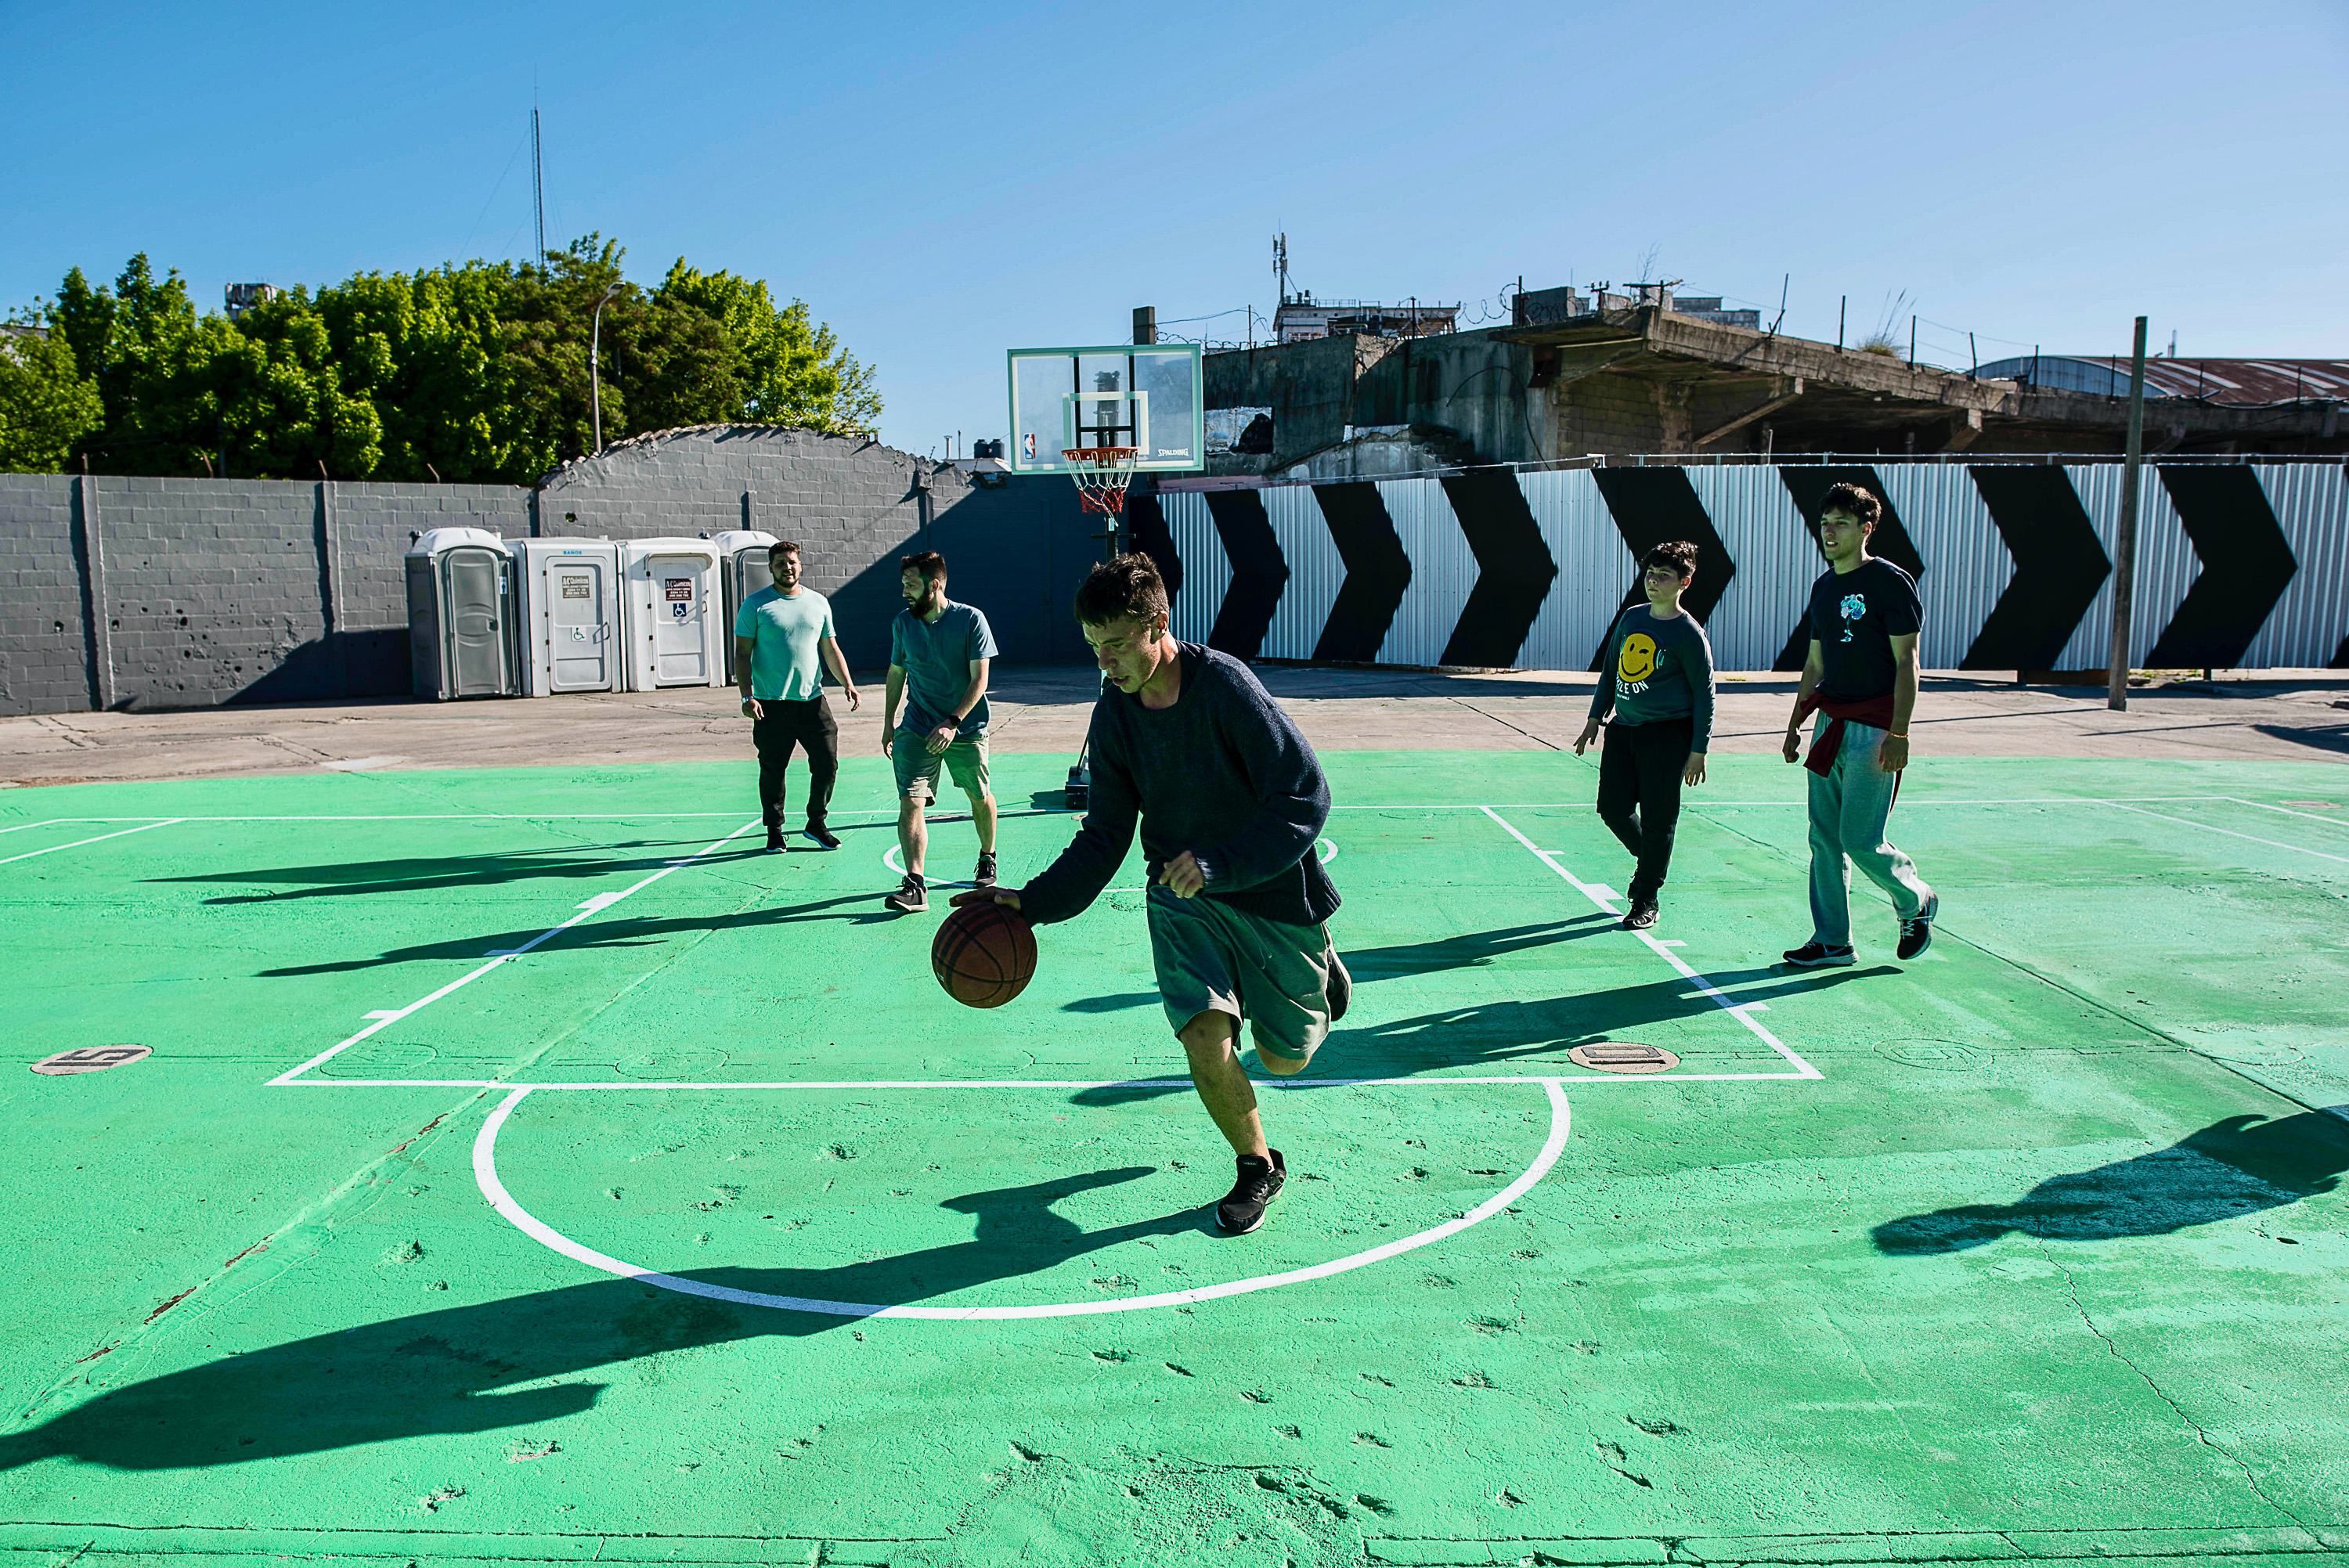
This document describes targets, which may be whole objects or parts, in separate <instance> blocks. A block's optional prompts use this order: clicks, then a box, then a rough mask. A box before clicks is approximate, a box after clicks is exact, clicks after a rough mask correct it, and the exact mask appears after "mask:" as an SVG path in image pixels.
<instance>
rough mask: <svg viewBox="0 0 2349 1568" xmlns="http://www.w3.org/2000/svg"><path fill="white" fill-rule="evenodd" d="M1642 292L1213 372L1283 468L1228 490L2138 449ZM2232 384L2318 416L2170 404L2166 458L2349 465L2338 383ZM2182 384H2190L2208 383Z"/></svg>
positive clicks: (1571, 301)
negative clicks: (1648, 466) (2293, 389)
mask: <svg viewBox="0 0 2349 1568" xmlns="http://www.w3.org/2000/svg"><path fill="white" fill-rule="evenodd" d="M1638 287H1639V288H1640V290H1642V291H1644V292H1643V293H1642V294H1638V295H1625V294H1614V293H1611V292H1609V291H1604V290H1602V291H1599V292H1598V293H1594V294H1582V293H1579V292H1578V291H1576V290H1571V289H1552V290H1545V291H1541V292H1540V293H1537V294H1524V295H1521V296H1520V304H1519V309H1518V312H1517V313H1516V319H1515V320H1514V321H1513V322H1512V324H1511V325H1507V326H1495V327H1487V328H1483V329H1480V330H1476V331H1471V332H1455V333H1444V334H1438V335H1423V336H1400V337H1388V336H1379V335H1370V334H1365V333H1355V334H1350V335H1341V334H1333V335H1327V336H1321V337H1316V338H1312V339H1309V340H1306V341H1301V342H1295V343H1284V344H1276V345H1271V346H1266V347H1262V348H1253V349H1238V350H1232V351H1229V352H1224V353H1215V354H1210V355H1208V356H1207V358H1206V392H1207V407H1209V408H1210V409H1212V410H1233V411H1237V410H1248V411H1260V412H1262V413H1264V414H1266V415H1267V416H1268V418H1269V421H1270V427H1271V428H1270V438H1269V442H1268V443H1265V442H1262V441H1256V442H1251V443H1249V444H1250V445H1255V446H1261V445H1266V444H1268V445H1269V448H1270V449H1269V450H1263V451H1254V452H1245V453H1243V452H1238V451H1225V452H1221V453H1211V457H1210V473H1211V475H1214V476H1224V477H1240V476H1262V477H1285V478H1293V479H1336V478H1345V477H1375V476H1379V475H1388V474H1394V473H1401V472H1425V471H1429V470H1431V469H1442V468H1445V467H1455V466H1469V465H1474V464H1483V463H1520V462H1539V461H1555V460H1559V459H1579V458H1586V457H1590V456H1599V457H1606V458H1616V457H1628V456H1631V455H1634V454H1638V455H1642V456H1646V455H1661V456H1667V457H1669V456H1692V457H1694V456H1712V455H1714V454H1756V455H1758V454H1764V453H1775V454H1797V453H1827V452H1834V453H1844V454H1851V455H1874V454H1891V455H1926V454H1932V453H1940V452H1957V451H1971V452H1973V453H1975V454H1986V453H1993V452H2001V453H2012V452H2033V453H2037V452H2070V453H2109V452H2117V451H2119V450H2120V449H2122V447H2123V445H2124V443H2125V439H2126V432H2127V417H2128V411H2127V399H2126V398H2125V397H2116V396H2114V395H2113V394H2111V393H2110V392H2109V391H2106V390H2101V389H2098V388H2096V387H2089V386H2085V385H2058V384H2054V382H2053V381H2052V380H2051V379H2050V378H2049V377H2045V376H2042V377H2040V379H2038V380H2037V381H2035V382H2034V381H2032V380H2028V379H2016V378H2013V377H1994V376H1990V375H1986V374H1985V375H1969V374H1967V373H1965V372H1962V371H1949V370H1942V369H1939V368H1936V367H1933V366H1924V365H1915V364H1911V363H1909V362H1908V361H1906V360H1904V359H1901V358H1900V357H1899V356H1897V355H1891V354H1883V353H1876V352H1869V351H1863V350H1858V349H1850V348H1840V347H1837V346H1835V345H1833V344H1828V343H1820V342H1815V341H1813V340H1810V339H1807V338H1799V337H1790V336H1786V335H1779V334H1773V333H1767V332H1764V331H1761V330H1759V329H1758V328H1757V327H1755V326H1754V325H1746V324H1745V323H1744V321H1743V320H1742V319H1740V320H1737V321H1729V320H1722V319H1708V318H1707V317H1708V316H1712V317H1720V316H1726V315H1731V314H1733V313H1729V312H1721V311H1715V312H1709V313H1706V315H1690V314H1686V313H1684V312H1683V311H1682V310H1680V309H1677V308H1674V307H1675V306H1677V305H1678V304H1680V303H1681V302H1680V301H1679V300H1677V299H1675V298H1673V296H1672V295H1671V292H1670V290H1669V289H1668V288H1666V287H1665V286H1663V285H1657V284H1643V285H1638ZM1689 303H1690V304H1696V303H1697V301H1696V300H1694V299H1691V300H1690V301H1689ZM1704 303H1706V304H1717V303H1718V302H1717V301H1715V300H1713V299H1711V298H1710V297H1708V298H1706V300H1705V301H1704ZM1735 314H1738V315H1740V316H1741V317H1742V316H1743V315H1744V313H1735ZM2074 363H2092V362H2086V361H2077V362H2074ZM2106 363H2107V364H2109V362H2106ZM2169 363H2170V362H2165V373H2167V369H2168V365H2169ZM2207 363H2209V364H2213V365H2215V364H2217V363H2218V362H2207ZM2226 363H2228V364H2230V365H2234V366H2243V365H2248V364H2251V363H2261V364H2267V365H2271V366H2272V365H2281V366H2286V367H2290V366H2294V365H2298V366H2302V370H2301V372H2300V374H2301V381H2300V385H2301V387H2302V388H2303V391H2304V393H2306V394H2313V395H2302V396H2300V397H2290V398H2285V399H2282V400H2263V401H2255V402H2245V403H2235V402H2225V401H2220V400H2219V399H2217V398H2214V397H2207V396H2205V397H2191V396H2186V395H2182V394H2180V395H2172V396H2165V397H2161V398H2160V399H2159V401H2158V402H2157V403H2156V404H2154V405H2152V406H2151V407H2149V408H2148V412H2147V432H2148V433H2147V446H2148V447H2149V448H2153V449H2158V450H2160V451H2164V452H2181V453H2209V452H2240V453H2303V454H2304V453H2318V452H2336V451H2344V450H2349V431H2344V429H2343V428H2342V425H2343V421H2342V419H2341V412H2342V409H2343V407H2344V403H2349V388H2344V386H2343V385H2342V377H2341V372H2342V366H2341V365H2340V363H2339V362H2336V361H2329V360H2328V361H2263V362H2226ZM2175 365H2176V367H2177V370H2178V374H2180V375H2183V374H2185V373H2186V371H2187V369H2188V367H2189V362H2187V361H2178V362H2175ZM1986 368H1989V367H1986ZM2317 369H2321V370H2322V374H2323V377H2324V380H2323V382H2322V383H2321V384H2320V381H2319V379H2318V378H2317V374H2316V373H2315V372H2316V370H2317ZM2204 374H2205V377H2206V378H2207V377H2209V376H2210V375H2213V374H2215V372H2213V371H2209V370H2206V371H2205V372H2204ZM2123 377H2124V382H2125V380H2126V366H2124V369H2123ZM2105 385H2106V386H2108V385H2109V381H2106V383H2105ZM2245 385H2247V386H2249V385H2251V383H2245ZM2260 385H2262V386H2268V387H2271V385H2272V377H2271V378H2270V379H2269V381H2268V382H2264V383H2261V384H2260ZM2320 385H2322V387H2323V390H2322V391H2317V390H2316V389H2317V388H2318V387H2320ZM2123 390H2124V391H2125V390H2126V386H2125V385H2124V387H2123Z"/></svg>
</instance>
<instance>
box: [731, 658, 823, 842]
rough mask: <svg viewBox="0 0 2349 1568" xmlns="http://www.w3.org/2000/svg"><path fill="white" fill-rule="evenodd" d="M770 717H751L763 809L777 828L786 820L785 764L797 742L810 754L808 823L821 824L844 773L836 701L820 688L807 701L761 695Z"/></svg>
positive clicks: (763, 814)
mask: <svg viewBox="0 0 2349 1568" xmlns="http://www.w3.org/2000/svg"><path fill="white" fill-rule="evenodd" d="M759 706H760V707H761V708H762V709H764V710H765V712H766V715H767V717H764V718H760V719H753V720H752V721H751V723H750V744H751V745H753V746H755V747H757V748H759V814H760V815H761V817H763V818H765V819H766V823H767V830H768V831H770V832H773V831H775V830H779V829H781V827H782V825H783V768H784V766H785V765H786V764H788V763H789V762H790V761H791V759H792V748H795V747H800V746H804V747H806V748H807V754H808V810H807V820H808V826H809V827H811V828H821V827H823V819H824V813H825V812H826V811H828V810H831V809H832V787H833V784H834V783H836V782H837V781H838V780H839V779H840V726H839V725H837V724H835V723H833V717H832V704H830V703H828V702H826V701H825V700H824V698H823V693H821V692H819V693H817V694H816V695H815V696H812V697H810V698H808V699H807V700H806V701H805V702H782V701H779V700H777V699H775V698H772V697H762V698H761V699H760V702H759Z"/></svg>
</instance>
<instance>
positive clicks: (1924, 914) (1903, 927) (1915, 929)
mask: <svg viewBox="0 0 2349 1568" xmlns="http://www.w3.org/2000/svg"><path fill="white" fill-rule="evenodd" d="M1940 913H1941V895H1940V893H1935V894H1933V895H1932V896H1931V897H1930V898H1928V899H1927V900H1926V901H1925V907H1924V908H1922V909H1920V910H1919V911H1918V912H1917V913H1914V914H1912V915H1910V916H1909V918H1908V919H1906V920H1904V921H1902V922H1901V923H1900V947H1899V954H1900V956H1901V957H1903V958H1914V957H1916V956H1917V954H1920V953H1922V952H1924V951H1925V949H1927V948H1928V947H1930V946H1932V945H1933V917H1934V916H1936V915H1938V914H1940Z"/></svg>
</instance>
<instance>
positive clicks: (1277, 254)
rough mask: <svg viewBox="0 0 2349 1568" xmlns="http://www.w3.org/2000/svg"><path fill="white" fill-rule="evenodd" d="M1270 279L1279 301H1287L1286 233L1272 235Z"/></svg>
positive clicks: (1285, 302)
mask: <svg viewBox="0 0 2349 1568" xmlns="http://www.w3.org/2000/svg"><path fill="white" fill-rule="evenodd" d="M1272 281H1273V284H1274V285H1275V286H1276V287H1278V289H1279V291H1280V293H1279V294H1278V299H1279V301H1280V303H1281V304H1288V235H1287V234H1275V235H1274V236H1273V237H1272Z"/></svg>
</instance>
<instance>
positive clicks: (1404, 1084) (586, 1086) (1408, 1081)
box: [282, 1004, 1820, 1094]
mask: <svg viewBox="0 0 2349 1568" xmlns="http://www.w3.org/2000/svg"><path fill="white" fill-rule="evenodd" d="M1757 1005H1758V1004H1757ZM1806 1076H1808V1077H1811V1078H1817V1077H1818V1076H1820V1075H1818V1074H1817V1073H1811V1074H1808V1075H1805V1074H1803V1073H1681V1072H1675V1073H1636V1074H1633V1073H1609V1072H1593V1073H1591V1074H1590V1076H1588V1078H1585V1077H1582V1076H1580V1075H1576V1076H1573V1077H1568V1076H1566V1075H1564V1074H1558V1073H1528V1074H1526V1075H1525V1076H1523V1077H1520V1078H1487V1077H1476V1078H1467V1077H1462V1078H1439V1077H1436V1076H1434V1075H1433V1074H1425V1075H1422V1076H1420V1077H1418V1078H1254V1077H1251V1078H1250V1080H1249V1081H1251V1082H1252V1083H1254V1084H1255V1085H1256V1087H1257V1088H1259V1089H1281V1090H1285V1091H1292V1092H1294V1091H1302V1090H1305V1089H1314V1088H1443V1087H1444V1086H1445V1085H1447V1084H1517V1083H1547V1082H1548V1081H1549V1080H1550V1079H1551V1078H1557V1080H1558V1081H1559V1082H1560V1083H1570V1084H1574V1085H1577V1086H1588V1087H1591V1088H1611V1087H1613V1086H1614V1085H1616V1084H1643V1083H1783V1082H1791V1081H1793V1080H1795V1079H1799V1078H1804V1077H1806ZM282 1087H284V1088H528V1089H537V1088H543V1089H560V1090H562V1091H563V1092H564V1093H566V1094H574V1093H578V1092H581V1091H583V1090H585V1091H593V1090H604V1091H625V1090H630V1089H718V1090H725V1091H728V1092H732V1091H734V1090H738V1089H759V1090H765V1091H774V1090H778V1089H810V1090H827V1091H839V1090H857V1089H956V1088H1066V1089H1095V1088H1167V1089H1175V1088H1192V1087H1193V1086H1192V1083H1191V1080H1190V1079H1189V1078H830V1079H825V1078H771V1079H766V1080H755V1079H753V1080H746V1081H744V1082H740V1083H724V1082H717V1081H712V1080H709V1079H703V1078H650V1079H638V1078H624V1079H598V1080H593V1081H585V1082H573V1083H562V1082H556V1083H525V1084H517V1083H515V1082H514V1081H513V1080H512V1078H304V1079H302V1080H301V1081H299V1082H298V1083H289V1084H285V1085H283V1086H282Z"/></svg>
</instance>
